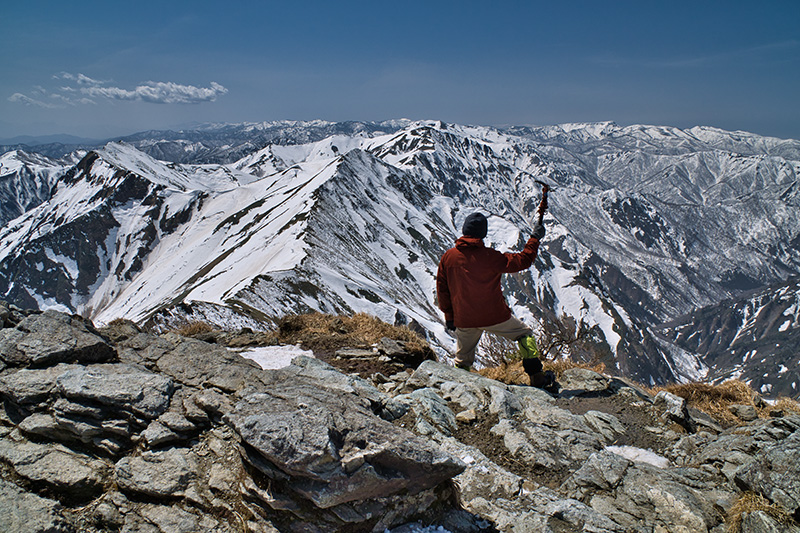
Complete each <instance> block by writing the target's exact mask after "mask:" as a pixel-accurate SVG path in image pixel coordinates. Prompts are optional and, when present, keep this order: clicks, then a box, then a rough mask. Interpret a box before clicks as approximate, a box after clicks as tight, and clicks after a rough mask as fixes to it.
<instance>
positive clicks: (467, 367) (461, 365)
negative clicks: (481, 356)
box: [456, 363, 472, 372]
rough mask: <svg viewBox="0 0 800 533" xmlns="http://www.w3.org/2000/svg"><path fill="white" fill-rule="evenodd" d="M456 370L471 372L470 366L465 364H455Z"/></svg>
mask: <svg viewBox="0 0 800 533" xmlns="http://www.w3.org/2000/svg"><path fill="white" fill-rule="evenodd" d="M456 368H460V369H461V370H466V371H467V372H471V371H472V365H468V364H466V363H456Z"/></svg>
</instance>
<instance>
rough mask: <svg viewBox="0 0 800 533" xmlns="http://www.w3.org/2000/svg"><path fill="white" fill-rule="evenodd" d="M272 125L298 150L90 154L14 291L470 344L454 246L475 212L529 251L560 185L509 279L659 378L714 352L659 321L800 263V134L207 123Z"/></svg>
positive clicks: (126, 311) (5, 280) (542, 312)
mask: <svg viewBox="0 0 800 533" xmlns="http://www.w3.org/2000/svg"><path fill="white" fill-rule="evenodd" d="M248 128H249V129H248ZM281 128H284V129H281ZM282 131H283V134H282V133H281V132H282ZM265 132H269V139H271V140H272V141H276V142H281V141H282V142H285V143H287V144H277V143H276V144H270V145H268V146H266V147H261V148H259V149H256V148H255V146H253V149H252V151H251V152H249V153H248V154H247V155H245V156H244V157H241V158H239V159H238V160H236V161H234V162H232V163H230V164H213V165H209V164H205V165H197V164H181V165H179V164H174V163H169V164H168V163H164V162H160V161H158V160H156V159H153V158H152V157H150V156H148V155H145V154H144V153H142V152H141V151H139V150H137V149H135V148H133V147H131V146H130V145H124V144H111V145H108V146H107V147H105V148H103V149H100V150H96V151H94V152H91V153H90V154H88V155H87V156H86V157H85V158H84V159H83V160H82V161H81V162H80V163H79V164H77V165H75V166H74V167H71V168H69V169H67V170H65V175H64V177H63V178H62V179H61V180H59V181H58V183H57V185H56V187H55V188H54V189H53V196H52V198H50V199H49V200H48V201H47V202H45V203H43V204H41V205H40V206H38V207H37V208H35V209H31V210H29V211H28V212H27V213H26V214H25V215H24V216H23V217H20V218H18V219H17V220H15V221H14V222H13V223H11V224H8V225H6V227H5V228H3V229H2V230H0V289H2V290H0V292H1V293H2V294H4V295H5V297H6V298H8V299H11V300H13V301H15V302H18V303H21V304H25V305H26V306H31V307H34V306H35V307H39V308H46V307H57V308H59V309H62V310H70V311H73V312H78V313H81V314H84V315H86V316H90V317H92V318H93V319H95V320H97V321H98V322H108V321H110V320H111V319H113V318H117V317H127V318H130V319H133V320H135V321H138V322H147V321H149V322H152V323H166V322H169V321H176V320H181V319H182V318H185V317H186V316H195V317H202V318H204V319H206V320H211V321H212V322H216V323H219V324H223V323H227V324H229V325H230V326H231V327H236V326H237V325H244V324H248V325H250V326H255V327H257V325H258V324H259V323H260V322H261V323H263V321H265V320H266V321H267V322H269V321H270V320H275V319H276V318H278V317H281V316H283V315H285V314H288V313H296V312H302V311H307V310H320V311H325V312H335V313H339V312H344V313H351V312H354V311H365V312H368V313H371V314H374V315H376V316H379V317H380V318H382V319H384V320H386V321H389V322H393V321H395V320H397V321H399V322H406V323H416V324H419V325H420V326H421V327H422V329H424V330H426V331H428V332H430V340H431V341H432V342H433V343H434V344H435V345H437V347H438V348H439V350H440V353H441V354H444V352H445V351H446V350H447V349H450V348H451V347H452V345H453V339H452V338H451V337H450V336H449V335H447V333H446V332H445V331H444V327H443V325H442V323H441V315H440V313H439V312H438V310H437V308H436V302H435V295H434V282H433V280H434V274H435V271H436V265H437V262H438V258H439V257H440V256H441V254H442V253H443V252H444V251H445V250H446V249H447V248H448V247H449V246H451V245H452V242H453V241H454V240H455V238H456V237H457V236H458V235H459V232H460V227H461V223H462V221H463V219H464V218H465V217H466V215H467V214H469V213H470V212H472V211H475V210H481V211H483V212H484V213H486V214H487V215H488V216H489V219H490V233H489V236H488V238H487V242H488V244H490V245H493V246H496V247H498V248H500V249H502V250H504V251H505V250H515V249H519V248H520V247H521V246H522V244H523V243H524V242H525V239H526V237H527V232H528V228H529V224H530V222H529V221H530V219H531V217H532V216H534V212H535V209H536V206H537V204H538V201H539V186H538V185H537V183H536V180H544V181H546V182H548V183H549V184H550V185H552V186H553V188H554V191H553V193H552V194H551V196H550V210H549V213H548V215H547V217H546V219H545V224H546V227H547V230H548V232H547V237H546V238H545V240H544V242H543V243H542V246H541V251H540V257H539V259H538V260H537V262H536V264H535V267H534V268H533V269H531V271H529V272H525V273H522V274H519V275H514V276H507V277H506V279H505V291H506V294H507V298H508V300H509V304H510V305H511V306H512V308H513V310H514V312H515V314H517V315H518V316H520V317H521V318H523V319H524V320H527V321H529V322H530V323H532V324H537V325H538V324H541V322H542V321H552V320H554V319H556V318H557V317H559V316H561V315H567V316H569V317H572V318H573V319H574V320H575V322H576V323H578V324H582V327H583V328H585V331H587V332H589V335H588V336H589V337H590V338H591V339H592V340H593V342H594V345H595V352H596V353H597V354H600V356H601V357H603V358H604V360H605V361H606V362H607V363H608V364H609V365H610V366H611V367H616V368H617V369H618V371H620V372H622V373H624V374H626V375H629V376H632V377H634V378H635V379H638V380H642V381H645V382H650V383H663V382H665V381H670V380H676V379H678V380H685V379H698V378H701V377H703V376H705V375H706V373H707V372H708V367H709V366H711V365H712V364H713V363H710V362H706V361H704V360H703V357H705V356H706V355H708V354H707V353H705V352H702V351H700V352H697V351H695V350H693V349H692V347H691V346H690V345H688V344H682V343H679V344H675V343H673V342H672V341H671V340H670V339H669V338H668V337H664V336H663V335H654V334H653V332H654V331H655V328H657V327H658V326H659V325H660V324H662V323H664V322H668V321H670V320H674V319H676V318H677V317H679V316H682V315H684V314H686V313H689V312H691V311H693V310H694V309H697V308H700V307H703V306H708V305H715V304H717V303H719V302H721V301H724V300H727V299H730V298H734V297H737V296H738V295H741V294H742V293H743V291H746V290H751V289H754V288H757V287H764V286H767V285H770V284H775V283H781V282H783V281H785V280H786V279H787V277H788V276H790V275H797V274H798V272H800V248H798V247H797V242H798V239H800V209H798V194H799V193H798V187H797V173H798V169H799V168H800V162H798V160H797V159H792V158H793V157H794V156H795V155H796V153H797V152H798V148H797V144H798V143H797V142H796V141H781V140H778V139H769V138H763V137H758V136H752V135H746V134H742V133H741V132H733V133H732V132H723V131H719V130H712V129H704V128H699V129H692V130H677V129H672V128H660V127H655V126H635V127H634V126H632V127H627V128H621V127H618V126H616V125H613V124H599V125H598V124H576V125H565V126H559V127H549V128H512V129H508V130H505V131H499V130H495V129H491V128H481V127H469V126H460V125H452V124H444V123H442V122H435V121H424V122H416V123H410V122H403V123H391V124H388V123H387V124H373V125H364V124H361V125H359V123H347V124H341V125H338V126H336V125H332V124H329V123H313V124H311V123H309V124H305V123H286V124H283V125H281V124H269V125H261V126H258V127H256V126H255V125H250V126H248V127H245V126H241V127H236V128H234V127H230V128H227V129H226V128H220V129H219V130H215V129H213V128H211V129H209V130H207V131H204V132H197V135H201V134H202V135H220V136H221V137H220V139H222V138H226V139H228V140H231V139H233V137H230V136H234V137H236V139H239V140H241V141H242V142H244V141H243V140H246V139H247V135H256V136H258V135H263V134H265ZM175 135H178V134H173V136H175ZM187 135H188V134H187ZM325 135H328V136H325ZM178 137H179V136H178ZM187 138H188V137H187ZM258 138H261V137H258ZM146 139H150V141H152V142H156V140H157V139H158V135H157V134H155V133H152V132H151V133H148V134H146V135H145V134H143V135H142V136H141V139H138V140H137V142H141V143H144V142H145V140H146ZM176 139H177V137H176V138H175V139H172V138H171V140H172V141H175V140H176ZM309 140H313V142H306V144H302V142H305V141H309ZM148 142H149V141H148ZM140 146H141V145H140ZM231 146H233V145H231ZM237 146H239V147H241V145H237ZM176 149H177V148H176ZM220 149H222V148H220ZM186 150H187V151H186V152H185V154H186V159H181V160H185V161H191V160H192V158H191V157H190V149H189V148H188V147H187V148H186ZM231 150H233V151H232V152H231V154H233V153H234V152H235V153H236V154H238V155H242V154H240V153H239V152H237V151H236V150H239V148H235V149H234V148H231ZM238 155H237V156H236V157H238ZM231 157H233V155H231ZM172 159H175V157H173V158H172ZM179 159H180V158H179ZM223 159H224V158H223ZM231 160H232V159H231ZM789 330H792V331H796V329H795V327H794V325H790V326H789Z"/></svg>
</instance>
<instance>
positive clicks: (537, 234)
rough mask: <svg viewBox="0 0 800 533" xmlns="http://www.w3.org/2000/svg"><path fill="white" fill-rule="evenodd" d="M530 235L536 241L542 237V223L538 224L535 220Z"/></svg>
mask: <svg viewBox="0 0 800 533" xmlns="http://www.w3.org/2000/svg"><path fill="white" fill-rule="evenodd" d="M531 237H533V238H534V239H536V240H538V241H541V240H542V239H544V224H539V223H538V222H537V223H536V225H535V226H534V227H533V233H532V234H531Z"/></svg>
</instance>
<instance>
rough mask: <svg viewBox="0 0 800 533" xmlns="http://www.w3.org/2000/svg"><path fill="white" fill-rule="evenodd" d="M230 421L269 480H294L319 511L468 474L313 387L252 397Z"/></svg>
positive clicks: (300, 384)
mask: <svg viewBox="0 0 800 533" xmlns="http://www.w3.org/2000/svg"><path fill="white" fill-rule="evenodd" d="M225 421H226V422H227V423H228V424H230V425H231V427H233V428H234V429H235V430H236V432H237V433H238V434H239V435H240V437H241V438H242V440H243V441H244V442H245V443H247V445H249V446H250V447H252V448H253V450H255V451H257V452H258V453H259V454H260V456H261V457H263V459H264V460H265V461H266V462H267V463H268V464H269V465H270V466H269V467H268V469H266V470H265V471H264V473H265V474H266V475H267V476H274V475H275V472H276V471H277V472H281V473H283V474H284V475H285V476H289V477H290V478H291V483H290V486H289V488H290V490H291V492H293V493H294V497H297V496H299V497H301V498H303V499H307V500H310V501H311V502H313V504H314V505H315V506H317V507H319V508H322V509H327V508H331V507H334V506H336V505H340V504H343V503H348V502H353V501H359V500H365V499H366V500H372V499H379V498H384V497H388V496H392V495H395V494H398V493H409V494H414V493H416V492H420V491H422V490H425V489H430V488H433V487H435V486H437V485H439V484H441V483H442V482H444V481H446V480H448V479H451V478H452V477H454V476H456V475H458V474H459V473H460V472H461V471H462V470H463V469H464V465H463V463H461V462H460V461H459V460H457V459H455V458H453V457H451V456H450V455H448V454H445V453H443V452H442V451H440V450H439V449H438V448H436V447H435V446H432V445H431V444H430V443H429V442H426V441H424V440H422V439H421V438H419V437H417V436H415V435H413V434H411V433H409V432H407V431H406V430H403V429H402V428H398V427H396V426H393V425H391V424H389V423H388V422H385V421H383V420H381V419H379V418H377V417H375V416H374V415H373V414H372V413H371V412H367V411H365V409H364V408H363V407H362V406H360V405H359V404H358V403H356V402H354V401H353V399H352V398H348V397H346V396H341V395H338V394H336V393H335V392H333V391H330V390H326V389H325V388H323V387H322V386H321V384H320V383H315V382H311V381H305V382H304V381H302V380H295V381H292V382H291V383H286V384H284V385H283V386H276V387H275V388H273V389H271V390H270V391H268V392H263V393H254V394H250V395H247V396H245V397H244V398H242V400H241V401H239V402H238V403H237V404H236V405H235V407H234V409H233V411H232V412H231V413H230V414H228V415H226V416H225ZM255 466H256V467H259V466H260V465H255Z"/></svg>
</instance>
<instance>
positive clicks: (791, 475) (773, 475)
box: [734, 431, 800, 514]
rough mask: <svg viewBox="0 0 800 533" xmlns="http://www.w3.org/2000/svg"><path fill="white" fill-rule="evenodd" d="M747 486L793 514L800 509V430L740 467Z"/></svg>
mask: <svg viewBox="0 0 800 533" xmlns="http://www.w3.org/2000/svg"><path fill="white" fill-rule="evenodd" d="M734 478H735V481H736V483H737V484H738V485H739V486H740V487H742V489H743V490H749V491H753V492H756V493H759V494H762V495H763V496H764V497H766V498H767V499H769V500H770V501H772V502H774V503H777V504H778V505H780V506H781V507H782V508H783V509H785V510H786V511H787V512H788V513H789V514H796V513H798V511H800V431H796V432H794V433H793V434H792V435H790V436H788V437H786V438H785V439H783V440H781V441H780V442H778V443H776V444H774V445H773V446H770V447H769V448H767V449H765V450H764V451H763V452H762V453H761V454H759V455H758V456H757V457H755V458H753V460H751V461H750V462H749V463H747V464H745V465H743V466H742V467H741V468H739V469H738V470H737V471H736V474H735V476H734Z"/></svg>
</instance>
